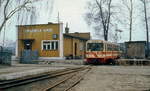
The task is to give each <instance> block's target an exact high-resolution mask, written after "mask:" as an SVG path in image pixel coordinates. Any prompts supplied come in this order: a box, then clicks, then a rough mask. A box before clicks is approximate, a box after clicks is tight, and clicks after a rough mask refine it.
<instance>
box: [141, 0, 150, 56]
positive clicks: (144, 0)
mask: <svg viewBox="0 0 150 91" xmlns="http://www.w3.org/2000/svg"><path fill="white" fill-rule="evenodd" d="M147 1H148V0H141V2H142V3H143V8H144V18H145V26H146V37H147V57H148V56H149V28H148V17H147ZM149 2H150V1H149Z"/></svg>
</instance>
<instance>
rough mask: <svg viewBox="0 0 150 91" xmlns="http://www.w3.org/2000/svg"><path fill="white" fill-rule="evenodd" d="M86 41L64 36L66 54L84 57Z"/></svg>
mask: <svg viewBox="0 0 150 91" xmlns="http://www.w3.org/2000/svg"><path fill="white" fill-rule="evenodd" d="M85 43H86V41H83V40H80V39H76V38H70V37H64V56H65V57H69V56H73V58H82V57H84V51H85V50H84V49H85ZM75 46H76V48H75Z"/></svg>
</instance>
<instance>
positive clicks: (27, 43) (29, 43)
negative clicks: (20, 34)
mask: <svg viewBox="0 0 150 91" xmlns="http://www.w3.org/2000/svg"><path fill="white" fill-rule="evenodd" d="M24 50H32V41H31V40H24Z"/></svg>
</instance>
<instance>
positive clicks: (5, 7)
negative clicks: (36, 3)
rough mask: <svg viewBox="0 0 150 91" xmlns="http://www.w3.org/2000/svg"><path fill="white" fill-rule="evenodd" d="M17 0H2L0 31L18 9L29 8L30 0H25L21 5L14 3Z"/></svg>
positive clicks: (0, 2) (0, 5)
mask: <svg viewBox="0 0 150 91" xmlns="http://www.w3.org/2000/svg"><path fill="white" fill-rule="evenodd" d="M15 2H16V0H0V12H2V13H1V14H0V16H1V18H0V20H1V21H0V33H1V31H2V29H3V27H4V25H5V24H6V22H7V21H8V20H10V19H11V18H12V17H13V16H14V15H15V14H16V13H17V12H18V11H20V10H22V9H27V10H28V9H29V4H30V3H31V1H30V0H24V1H23V2H22V3H21V4H20V5H14V4H15Z"/></svg>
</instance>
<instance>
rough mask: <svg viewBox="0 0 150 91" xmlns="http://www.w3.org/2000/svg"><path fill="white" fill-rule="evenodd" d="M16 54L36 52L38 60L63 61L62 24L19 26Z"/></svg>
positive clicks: (19, 55)
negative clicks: (25, 51)
mask: <svg viewBox="0 0 150 91" xmlns="http://www.w3.org/2000/svg"><path fill="white" fill-rule="evenodd" d="M17 27H18V34H17V36H18V40H17V44H18V45H17V48H16V49H17V51H16V52H17V53H16V55H17V56H18V57H21V54H22V51H23V50H31V51H34V50H37V51H38V55H39V59H63V57H64V56H63V24H62V23H59V24H58V23H48V24H39V25H19V26H17Z"/></svg>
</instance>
